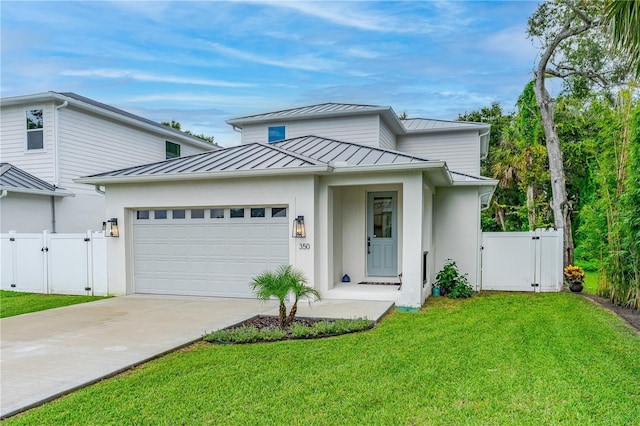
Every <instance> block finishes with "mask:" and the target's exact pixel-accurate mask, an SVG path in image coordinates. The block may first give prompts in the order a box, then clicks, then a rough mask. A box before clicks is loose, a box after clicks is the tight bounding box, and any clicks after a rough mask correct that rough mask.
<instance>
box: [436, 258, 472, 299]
mask: <svg viewBox="0 0 640 426" xmlns="http://www.w3.org/2000/svg"><path fill="white" fill-rule="evenodd" d="M434 287H435V288H439V289H440V290H441V292H442V295H443V296H449V298H451V299H461V298H466V297H471V295H472V294H473V289H472V288H471V286H470V285H469V280H468V279H467V274H464V275H462V274H461V273H460V271H458V266H457V265H456V262H454V261H453V260H451V259H447V260H446V263H445V264H444V266H443V267H442V269H441V270H440V271H439V272H438V273H437V274H436V282H435V283H434Z"/></svg>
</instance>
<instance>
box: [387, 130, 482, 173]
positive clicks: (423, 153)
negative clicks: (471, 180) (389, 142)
mask: <svg viewBox="0 0 640 426" xmlns="http://www.w3.org/2000/svg"><path fill="white" fill-rule="evenodd" d="M397 150H398V151H402V152H406V153H407V154H412V155H416V156H418V157H422V158H427V159H429V160H444V161H446V162H447V166H448V167H449V170H453V171H456V172H462V173H468V174H472V175H476V176H477V175H479V174H480V137H479V136H478V131H477V130H472V131H460V132H442V133H428V134H422V135H403V136H398V141H397Z"/></svg>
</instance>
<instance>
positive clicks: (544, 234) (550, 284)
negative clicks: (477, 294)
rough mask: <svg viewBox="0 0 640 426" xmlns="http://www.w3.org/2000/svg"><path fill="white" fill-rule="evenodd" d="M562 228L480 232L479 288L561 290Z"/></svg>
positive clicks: (534, 290)
mask: <svg viewBox="0 0 640 426" xmlns="http://www.w3.org/2000/svg"><path fill="white" fill-rule="evenodd" d="M562 235H563V234H562V230H561V229H560V230H546V229H536V230H535V231H530V232H483V233H482V290H504V291H533V292H553V291H560V290H562V284H563V281H564V277H563V274H562V262H563V256H562V250H563V245H562Z"/></svg>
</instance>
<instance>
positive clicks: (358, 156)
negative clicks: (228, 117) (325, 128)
mask: <svg viewBox="0 0 640 426" xmlns="http://www.w3.org/2000/svg"><path fill="white" fill-rule="evenodd" d="M271 145H274V146H277V147H279V148H282V149H285V150H287V151H289V152H295V153H297V154H301V155H304V156H305V157H308V158H313V159H314V160H317V161H320V162H322V163H325V164H331V163H335V162H346V163H347V165H349V166H362V165H379V164H397V163H416V162H425V161H429V160H427V159H425V158H419V157H415V156H412V155H407V154H404V153H401V152H398V151H390V150H386V149H382V148H376V147H371V146H365V145H358V144H355V143H350V142H340V141H336V140H333V139H327V138H321V137H318V136H302V137H298V138H294V139H287V140H284V141H280V142H275V143H273V144H271Z"/></svg>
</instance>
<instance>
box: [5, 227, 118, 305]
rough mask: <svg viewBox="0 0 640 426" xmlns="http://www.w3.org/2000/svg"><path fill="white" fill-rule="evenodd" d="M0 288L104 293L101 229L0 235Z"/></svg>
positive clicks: (104, 243) (104, 250)
mask: <svg viewBox="0 0 640 426" xmlns="http://www.w3.org/2000/svg"><path fill="white" fill-rule="evenodd" d="M0 258H1V263H0V288H2V289H3V290H12V291H25V292H33V293H46V294H80V295H95V296H105V295H107V250H106V241H105V237H104V233H103V232H91V231H87V233H86V234H51V233H49V232H48V231H44V232H43V233H41V234H18V233H16V232H13V231H10V232H9V233H8V234H0Z"/></svg>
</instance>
